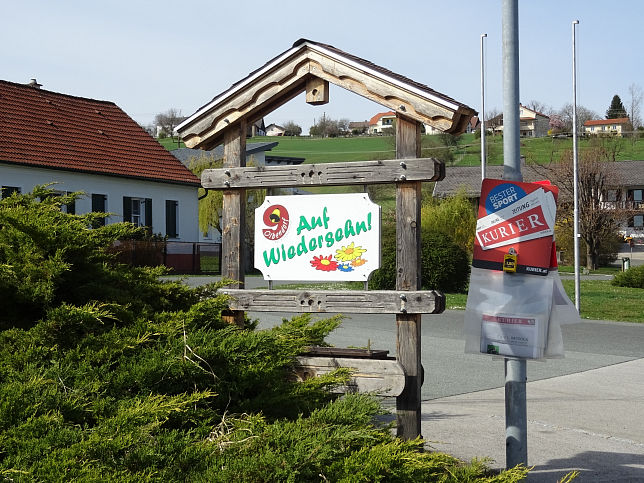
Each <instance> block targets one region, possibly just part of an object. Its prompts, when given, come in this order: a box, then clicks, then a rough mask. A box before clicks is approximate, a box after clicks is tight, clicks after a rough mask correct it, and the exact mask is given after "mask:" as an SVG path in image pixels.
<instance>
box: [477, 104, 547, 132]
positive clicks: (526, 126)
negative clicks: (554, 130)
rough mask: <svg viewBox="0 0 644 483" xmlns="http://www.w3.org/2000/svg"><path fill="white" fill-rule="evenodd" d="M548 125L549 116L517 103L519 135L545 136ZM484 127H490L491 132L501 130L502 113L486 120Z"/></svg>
mask: <svg viewBox="0 0 644 483" xmlns="http://www.w3.org/2000/svg"><path fill="white" fill-rule="evenodd" d="M488 123H489V124H488ZM549 127H550V117H549V116H546V115H545V114H543V113H541V112H539V111H535V110H532V109H529V108H527V107H525V106H524V105H522V104H519V133H520V135H521V137H528V138H540V137H544V136H547V135H548V129H549ZM485 128H486V129H491V130H492V131H493V132H503V114H499V115H498V116H496V117H495V118H493V119H490V120H488V121H487V122H486V124H485Z"/></svg>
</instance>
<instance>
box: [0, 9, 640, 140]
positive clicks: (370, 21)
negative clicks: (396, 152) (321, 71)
mask: <svg viewBox="0 0 644 483" xmlns="http://www.w3.org/2000/svg"><path fill="white" fill-rule="evenodd" d="M3 3H5V4H6V5H4V8H3V9H2V12H3V14H2V16H3V21H2V29H0V59H1V64H0V65H1V66H2V68H1V70H0V72H1V75H0V78H1V79H3V80H8V81H12V82H28V81H29V79H30V78H34V77H35V78H37V79H38V81H39V82H40V83H42V84H43V88H45V89H48V90H52V91H56V92H63V93H66V94H71V95H76V96H82V97H89V98H94V99H102V100H110V101H113V102H115V103H116V104H118V105H119V106H120V107H121V108H122V109H123V110H125V111H126V112H127V113H128V114H129V115H130V116H131V117H133V118H134V119H135V120H136V121H138V122H140V123H142V124H149V123H151V122H152V120H153V118H154V115H155V114H157V113H159V112H163V111H166V110H167V109H169V108H171V107H174V108H177V109H180V110H181V111H182V113H183V114H184V115H189V114H192V113H193V112H194V111H195V110H196V109H197V108H199V107H200V106H202V105H203V104H205V103H207V102H208V101H210V100H211V99H212V98H213V97H215V96H216V95H217V94H219V93H220V92H222V91H224V90H226V89H228V88H229V87H230V86H231V84H233V83H234V82H236V81H238V80H240V79H241V78H243V77H245V76H246V75H247V74H248V73H250V72H251V71H253V70H254V69H256V68H257V67H259V66H261V65H263V64H264V63H265V62H266V61H268V60H269V59H271V58H273V57H274V56H275V55H277V54H279V53H281V52H283V51H285V50H287V49H288V48H290V47H291V45H292V44H293V42H294V41H296V40H297V39H299V38H302V37H305V38H309V39H311V40H315V41H317V42H323V43H327V44H331V45H333V46H335V47H337V48H339V49H342V50H344V51H346V52H349V53H352V54H355V55H357V56H359V57H362V58H365V59H367V60H370V61H372V62H374V63H376V64H378V65H381V66H383V67H386V68H388V69H390V70H393V71H394V72H397V73H399V74H402V75H405V76H407V77H410V78H412V79H414V80H416V81H418V82H422V83H424V84H427V85H429V86H430V87H432V88H433V89H435V90H437V91H439V92H442V93H444V94H447V95H449V96H451V97H453V98H455V99H456V100H458V101H460V102H463V103H465V104H467V105H469V106H470V107H472V108H474V109H476V110H477V111H478V110H479V109H480V96H481V94H480V36H481V34H482V33H487V34H488V37H487V40H486V44H485V45H486V47H485V52H486V54H485V57H486V84H487V88H486V110H490V109H492V108H496V109H498V110H499V111H501V110H502V108H503V97H502V95H503V92H502V58H501V55H502V52H501V41H502V39H501V18H502V16H501V9H502V1H501V0H485V1H483V0H481V1H473V2H447V1H435V0H427V1H404V0H399V1H392V0H389V1H381V0H371V1H370V2H355V1H346V0H344V1H335V0H328V1H327V2H305V1H302V0H297V1H279V0H278V1H275V2H266V1H262V2H260V1H254V0H246V1H238V2H217V1H192V0H183V1H182V2H168V1H165V0H158V1H154V2H148V1H137V0H130V1H121V0H115V1H109V0H105V1H103V2H94V1H86V0H85V1H64V0H61V1H56V2H53V1H50V0H49V1H43V0H31V1H28V2H8V0H3ZM574 19H579V21H580V24H579V26H578V27H577V54H578V55H577V63H578V74H577V75H578V78H577V79H578V81H577V101H578V104H581V105H583V106H585V107H587V108H589V109H592V110H594V111H596V112H597V113H598V114H600V115H601V116H603V115H604V113H605V111H606V109H607V108H608V106H609V104H610V101H611V99H612V97H613V95H614V94H618V95H619V96H620V97H621V98H622V101H623V102H624V104H627V103H628V87H629V85H631V84H637V85H639V86H640V87H642V88H644V62H643V61H642V60H643V59H644V54H643V53H642V41H641V38H642V36H641V29H642V27H641V25H642V22H643V21H644V2H642V1H641V0H623V1H621V2H615V3H612V2H606V1H600V0H584V1H582V0H559V1H551V0H540V1H527V0H520V1H519V23H520V27H519V38H520V98H521V101H522V102H523V103H528V102H530V101H531V100H537V101H539V102H541V103H544V104H546V105H548V106H551V107H553V108H555V109H559V108H561V107H562V106H563V105H564V104H566V103H568V102H571V100H572V67H571V65H572V47H571V22H572V21H573V20H574ZM381 110H383V109H382V108H381V107H380V106H378V105H377V104H374V103H372V102H371V101H367V100H365V99H363V98H360V97H359V96H356V95H355V94H352V93H348V92H345V91H343V90H342V89H340V88H332V90H331V99H330V102H329V104H327V105H324V106H317V107H313V106H308V105H307V104H306V103H305V102H304V98H303V96H300V97H297V98H296V99H294V100H292V101H291V102H290V103H288V104H287V105H285V106H283V107H281V108H280V109H279V110H277V111H275V112H274V113H272V114H271V115H269V116H268V117H267V118H266V122H267V124H268V123H270V122H275V123H277V124H280V123H284V122H286V121H288V120H293V121H295V122H296V123H298V124H300V125H301V126H302V128H303V129H304V131H305V132H306V131H308V128H309V127H310V126H311V125H312V124H313V122H314V120H315V119H317V118H319V117H320V116H322V113H325V114H326V115H327V116H330V117H332V118H348V119H350V120H353V121H360V120H365V119H369V118H370V117H371V116H373V115H374V114H375V113H377V112H379V111H381Z"/></svg>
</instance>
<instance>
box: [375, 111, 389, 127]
mask: <svg viewBox="0 0 644 483" xmlns="http://www.w3.org/2000/svg"><path fill="white" fill-rule="evenodd" d="M395 115H396V113H395V112H394V111H387V112H380V113H378V114H376V115H375V116H373V117H372V118H371V119H370V120H369V125H370V126H373V125H375V124H378V121H380V118H381V117H384V116H395Z"/></svg>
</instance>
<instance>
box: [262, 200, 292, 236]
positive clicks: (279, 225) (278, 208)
mask: <svg viewBox="0 0 644 483" xmlns="http://www.w3.org/2000/svg"><path fill="white" fill-rule="evenodd" d="M263 219H264V225H266V226H267V227H269V228H267V229H264V230H262V234H263V235H264V237H265V238H267V239H268V240H279V239H280V238H282V237H283V236H284V234H285V233H286V232H287V231H288V225H289V221H288V210H287V209H286V208H284V206H282V205H271V206H269V207H268V208H266V211H264V217H263Z"/></svg>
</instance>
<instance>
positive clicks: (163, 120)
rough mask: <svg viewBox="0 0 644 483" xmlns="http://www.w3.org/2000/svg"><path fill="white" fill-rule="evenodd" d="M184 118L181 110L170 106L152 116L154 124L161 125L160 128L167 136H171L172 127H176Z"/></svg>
mask: <svg viewBox="0 0 644 483" xmlns="http://www.w3.org/2000/svg"><path fill="white" fill-rule="evenodd" d="M184 119H185V116H182V115H181V111H180V110H177V109H175V108H174V107H172V108H170V109H168V110H167V111H166V112H161V113H159V114H157V115H156V116H154V124H156V125H157V126H161V129H162V130H163V132H164V133H165V134H166V135H167V136H172V135H173V133H174V128H176V127H177V126H178V125H179V124H180V123H181V121H183V120H184Z"/></svg>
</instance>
